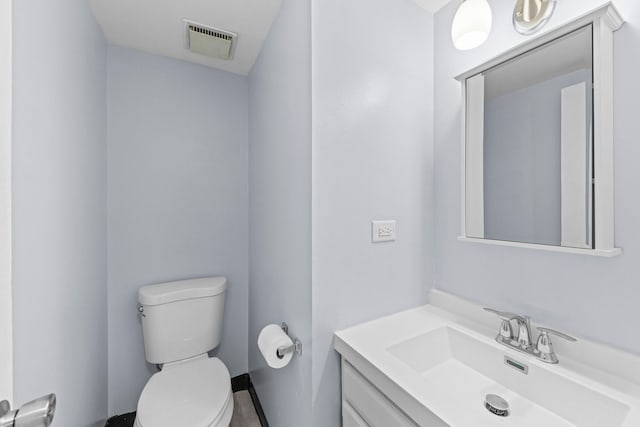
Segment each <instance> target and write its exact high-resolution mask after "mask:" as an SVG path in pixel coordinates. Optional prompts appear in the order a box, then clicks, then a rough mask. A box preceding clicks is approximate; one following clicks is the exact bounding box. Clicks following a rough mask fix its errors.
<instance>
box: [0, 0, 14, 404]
mask: <svg viewBox="0 0 640 427" xmlns="http://www.w3.org/2000/svg"><path fill="white" fill-rule="evenodd" d="M11 6H12V4H11V1H3V2H0V400H3V399H7V400H9V401H10V402H11V400H12V399H13V349H12V339H11V335H12V330H13V326H12V304H11V71H12V70H11V67H12V62H11V45H12V13H11Z"/></svg>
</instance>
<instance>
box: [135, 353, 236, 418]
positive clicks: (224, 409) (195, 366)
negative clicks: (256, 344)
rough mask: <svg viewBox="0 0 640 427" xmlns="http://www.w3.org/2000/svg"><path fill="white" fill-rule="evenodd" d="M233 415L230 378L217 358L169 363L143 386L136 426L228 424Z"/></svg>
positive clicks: (205, 357) (203, 357) (200, 358)
mask: <svg viewBox="0 0 640 427" xmlns="http://www.w3.org/2000/svg"><path fill="white" fill-rule="evenodd" d="M232 414H233V393H232V391H231V378H230V377H229V371H228V370H227V368H226V366H224V364H223V363H222V362H221V361H220V359H218V358H215V357H213V358H209V357H207V356H202V357H199V358H197V359H195V360H188V361H184V362H177V363H174V364H170V365H166V366H165V367H164V368H163V370H162V371H160V372H158V373H156V374H154V375H153V376H152V377H151V379H150V380H149V382H147V385H146V386H145V387H144V390H143V391H142V394H141V395H140V400H139V402H138V412H137V415H136V422H135V426H136V427H176V426H185V427H187V426H188V427H227V426H228V425H229V423H231V416H232Z"/></svg>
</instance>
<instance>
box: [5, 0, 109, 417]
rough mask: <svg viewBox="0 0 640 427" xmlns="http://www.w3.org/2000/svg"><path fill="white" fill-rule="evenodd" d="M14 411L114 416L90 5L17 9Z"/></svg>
mask: <svg viewBox="0 0 640 427" xmlns="http://www.w3.org/2000/svg"><path fill="white" fill-rule="evenodd" d="M13 18H14V22H13V36H14V44H13V47H14V50H13V53H14V56H13V76H14V79H13V83H14V86H13V89H14V98H13V108H14V109H13V160H12V161H13V165H12V166H13V188H12V192H13V275H14V276H13V305H14V307H13V308H14V312H13V320H14V380H15V387H14V398H15V399H14V402H15V403H16V404H22V403H25V402H26V401H28V400H31V399H33V398H36V397H39V396H41V395H44V394H46V393H51V392H55V393H56V394H57V395H58V408H57V411H56V421H55V423H56V425H59V426H74V427H85V426H98V425H104V420H105V419H106V415H107V312H106V309H107V307H106V304H105V301H106V298H107V294H106V289H107V287H106V276H107V269H106V247H107V246H106V89H105V87H106V77H105V72H106V47H105V43H104V41H103V39H102V35H101V33H100V30H99V28H98V26H97V24H96V23H95V22H94V19H93V17H92V15H91V12H90V10H89V5H88V2H86V1H85V0H60V1H55V2H52V1H50V0H16V1H14V2H13Z"/></svg>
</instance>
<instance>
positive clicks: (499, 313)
mask: <svg viewBox="0 0 640 427" xmlns="http://www.w3.org/2000/svg"><path fill="white" fill-rule="evenodd" d="M483 310H484V311H488V312H489V313H493V314H495V315H496V316H498V317H499V318H501V319H502V320H504V321H507V322H509V321H511V320H513V319H517V318H518V317H520V316H518V315H517V314H514V313H509V312H508V311H500V310H494V309H493V308H487V307H485V308H483Z"/></svg>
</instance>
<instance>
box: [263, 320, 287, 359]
mask: <svg viewBox="0 0 640 427" xmlns="http://www.w3.org/2000/svg"><path fill="white" fill-rule="evenodd" d="M290 345H293V341H292V340H291V338H289V336H288V335H287V334H285V333H284V331H283V330H282V328H281V327H280V326H278V325H275V324H271V325H267V326H265V327H264V328H262V331H260V335H259V336H258V348H259V349H260V353H262V357H264V360H266V361H267V364H268V365H269V366H271V367H272V368H275V369H280V368H284V367H285V366H287V365H288V364H289V361H290V360H291V358H292V357H293V353H289V354H285V355H284V357H283V358H282V359H281V358H279V357H278V353H277V350H278V348H279V347H289V346H290Z"/></svg>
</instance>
